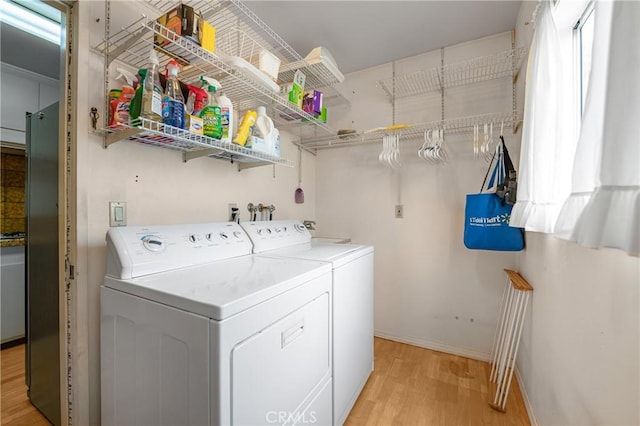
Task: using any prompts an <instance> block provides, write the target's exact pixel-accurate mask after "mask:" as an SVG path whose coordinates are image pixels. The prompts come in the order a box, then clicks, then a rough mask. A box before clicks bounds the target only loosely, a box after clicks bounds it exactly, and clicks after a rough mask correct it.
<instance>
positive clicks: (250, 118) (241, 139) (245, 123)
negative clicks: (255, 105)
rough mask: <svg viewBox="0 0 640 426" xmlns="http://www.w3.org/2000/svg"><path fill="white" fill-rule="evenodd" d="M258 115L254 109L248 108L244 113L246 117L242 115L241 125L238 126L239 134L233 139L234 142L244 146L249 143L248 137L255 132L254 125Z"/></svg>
mask: <svg viewBox="0 0 640 426" xmlns="http://www.w3.org/2000/svg"><path fill="white" fill-rule="evenodd" d="M257 117H258V113H257V112H255V111H253V110H247V111H246V112H245V113H244V117H242V122H241V123H240V127H239V128H238V134H237V135H236V137H235V139H234V140H233V143H237V144H238V145H242V146H245V145H246V144H247V139H248V138H249V136H251V133H252V132H253V126H254V125H255V123H256V118H257Z"/></svg>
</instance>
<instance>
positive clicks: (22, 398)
mask: <svg viewBox="0 0 640 426" xmlns="http://www.w3.org/2000/svg"><path fill="white" fill-rule="evenodd" d="M24 348H25V345H20V346H14V347H13V348H9V349H4V350H2V351H0V363H1V364H2V367H1V370H0V371H1V372H2V376H0V377H1V379H0V390H1V391H2V392H1V393H2V401H1V404H2V406H1V408H0V425H7V426H9V425H16V426H18V425H25V426H26V425H30V426H31V425H33V426H39V425H50V424H51V423H49V421H48V420H47V419H46V418H44V416H43V415H42V414H40V412H39V411H38V410H37V409H36V408H35V407H34V406H33V405H31V402H29V399H28V398H27V385H26V384H25V381H24V373H25V367H24Z"/></svg>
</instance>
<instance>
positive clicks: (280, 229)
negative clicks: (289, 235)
mask: <svg viewBox="0 0 640 426" xmlns="http://www.w3.org/2000/svg"><path fill="white" fill-rule="evenodd" d="M273 230H274V231H276V234H279V233H281V232H282V228H273Z"/></svg>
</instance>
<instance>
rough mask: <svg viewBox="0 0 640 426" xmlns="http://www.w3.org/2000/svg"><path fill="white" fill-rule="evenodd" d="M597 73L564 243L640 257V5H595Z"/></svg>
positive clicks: (561, 224) (562, 221) (562, 225)
mask: <svg viewBox="0 0 640 426" xmlns="http://www.w3.org/2000/svg"><path fill="white" fill-rule="evenodd" d="M595 8H596V9H595V13H596V15H595V19H596V20H595V29H594V32H595V38H594V47H593V68H592V71H591V77H590V82H589V90H588V92H589V93H588V94H587V105H586V109H585V116H584V120H583V125H582V128H581V134H580V140H579V143H578V147H577V150H576V157H575V162H574V169H573V182H572V186H573V191H572V194H571V196H570V197H569V198H568V199H567V201H566V203H565V204H564V206H563V209H562V212H561V215H560V217H559V218H558V224H557V231H556V232H557V235H559V236H561V237H564V238H569V239H571V240H573V241H576V242H578V243H580V244H582V245H586V246H589V247H613V248H619V249H622V250H625V251H627V252H628V253H632V254H638V253H640V2H637V1H615V2H607V1H598V2H596V5H595Z"/></svg>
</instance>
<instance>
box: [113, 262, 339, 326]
mask: <svg viewBox="0 0 640 426" xmlns="http://www.w3.org/2000/svg"><path fill="white" fill-rule="evenodd" d="M330 271H331V268H330V265H329V264H326V263H321V262H311V261H306V260H296V259H273V258H266V257H257V256H243V257H237V258H234V259H229V260H223V261H218V262H212V263H208V264H204V265H199V266H194V267H189V268H184V269H177V270H172V271H168V272H162V273H159V274H152V275H146V276H143V277H139V278H133V279H130V280H121V279H117V278H112V277H109V276H107V277H106V278H105V286H107V287H110V288H113V289H116V290H120V291H123V292H125V293H129V294H133V295H136V296H139V297H143V298H146V299H149V300H153V301H156V302H159V303H162V304H165V305H169V306H174V307H177V308H180V309H183V310H186V311H189V312H193V313H196V314H199V315H203V316H206V317H209V318H211V319H214V320H223V319H226V318H229V317H231V316H233V315H236V314H238V313H239V312H242V311H244V310H246V309H248V308H250V307H252V306H255V305H257V304H259V303H261V302H263V301H265V300H268V299H270V298H272V297H275V296H277V295H279V294H281V293H283V292H285V291H287V290H289V289H291V288H294V287H297V286H298V285H300V284H303V283H305V282H307V281H309V280H312V279H314V278H317V277H319V276H321V275H323V274H326V273H329V272H330Z"/></svg>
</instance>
